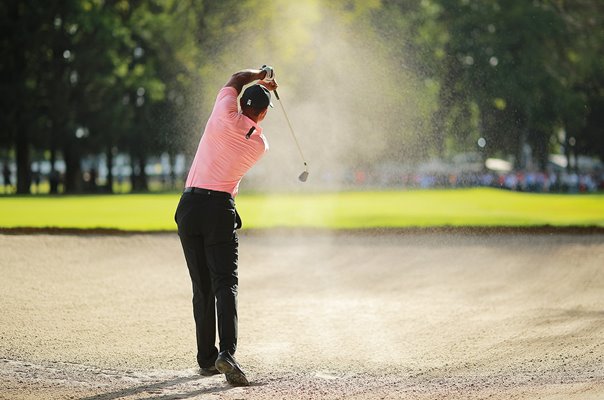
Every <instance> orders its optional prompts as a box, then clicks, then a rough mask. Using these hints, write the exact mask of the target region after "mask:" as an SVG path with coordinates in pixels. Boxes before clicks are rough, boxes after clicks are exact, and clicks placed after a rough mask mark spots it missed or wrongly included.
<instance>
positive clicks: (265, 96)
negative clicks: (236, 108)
mask: <svg viewBox="0 0 604 400" xmlns="http://www.w3.org/2000/svg"><path fill="white" fill-rule="evenodd" d="M241 100H242V104H243V105H246V106H248V107H252V108H255V109H257V110H264V109H265V108H266V107H268V106H271V107H272V106H273V105H272V104H271V92H270V91H269V90H268V89H267V88H265V87H264V86H262V85H252V86H250V87H248V88H247V89H245V91H244V92H243V95H242V96H241Z"/></svg>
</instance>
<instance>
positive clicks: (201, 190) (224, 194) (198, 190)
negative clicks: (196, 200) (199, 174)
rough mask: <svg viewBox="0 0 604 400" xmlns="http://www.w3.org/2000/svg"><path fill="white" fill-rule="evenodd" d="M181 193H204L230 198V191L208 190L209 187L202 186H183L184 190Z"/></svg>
mask: <svg viewBox="0 0 604 400" xmlns="http://www.w3.org/2000/svg"><path fill="white" fill-rule="evenodd" d="M183 193H192V194H204V195H206V196H219V197H226V198H229V199H230V198H231V194H230V193H227V192H219V191H217V190H210V189H204V188H198V187H188V188H185V190H183Z"/></svg>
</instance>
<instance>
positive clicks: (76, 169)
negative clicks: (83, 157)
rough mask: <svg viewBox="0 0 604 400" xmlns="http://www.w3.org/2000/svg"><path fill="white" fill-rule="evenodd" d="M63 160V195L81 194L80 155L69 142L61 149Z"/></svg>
mask: <svg viewBox="0 0 604 400" xmlns="http://www.w3.org/2000/svg"><path fill="white" fill-rule="evenodd" d="M63 158H64V159H65V181H64V187H65V193H81V192H82V189H83V183H82V168H81V166H80V155H79V154H78V152H77V150H76V148H75V146H74V143H72V142H71V141H69V140H68V141H67V143H65V145H64V147H63Z"/></svg>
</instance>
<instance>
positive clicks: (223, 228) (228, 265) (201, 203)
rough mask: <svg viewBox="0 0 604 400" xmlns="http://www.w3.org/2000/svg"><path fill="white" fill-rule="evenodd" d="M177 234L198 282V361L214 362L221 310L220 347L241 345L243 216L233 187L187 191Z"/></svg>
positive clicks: (195, 286)
mask: <svg viewBox="0 0 604 400" xmlns="http://www.w3.org/2000/svg"><path fill="white" fill-rule="evenodd" d="M175 220H176V223H177V224H178V236H179V237H180V242H181V244H182V248H183V251H184V254H185V259H186V261H187V267H188V268H189V275H190V276H191V282H192V283H193V316H194V318H195V328H196V333H197V363H198V364H199V366H200V367H202V368H206V367H209V366H212V365H214V361H216V357H217V355H218V350H217V349H216V313H217V314H218V315H217V316H218V336H219V339H220V351H224V350H228V351H229V352H230V353H231V354H235V350H236V348H237V285H238V282H239V281H238V275H237V261H238V247H239V241H238V238H237V232H236V229H238V228H240V227H241V220H240V219H239V215H238V214H237V211H236V210H235V201H234V200H233V198H232V197H230V195H229V194H228V193H222V192H212V191H203V192H200V193H183V195H182V197H181V198H180V202H179V204H178V208H177V209H176V215H175Z"/></svg>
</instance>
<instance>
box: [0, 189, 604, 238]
mask: <svg viewBox="0 0 604 400" xmlns="http://www.w3.org/2000/svg"><path fill="white" fill-rule="evenodd" d="M179 196H180V195H179V194H132V195H113V196H111V195H99V196H62V197H49V196H44V197H35V196H32V197H2V198H0V227H2V228H14V227H38V228H43V227H57V228H84V229H87V228H108V229H122V230H134V231H138V230H140V231H162V230H174V229H175V227H176V226H175V223H174V220H173V216H174V211H175V209H176V205H177V203H178V199H179ZM237 207H238V210H239V212H240V214H241V216H242V218H243V222H244V228H272V227H311V228H329V229H346V228H347V229H354V228H375V227H440V226H541V225H552V226H600V227H603V226H604V195H601V194H600V195H551V194H527V193H515V192H508V191H502V190H495V189H464V190H425V191H381V192H343V193H319V194H316V193H315V194H269V195H255V194H247V195H246V194H242V195H240V196H238V197H237Z"/></svg>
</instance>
